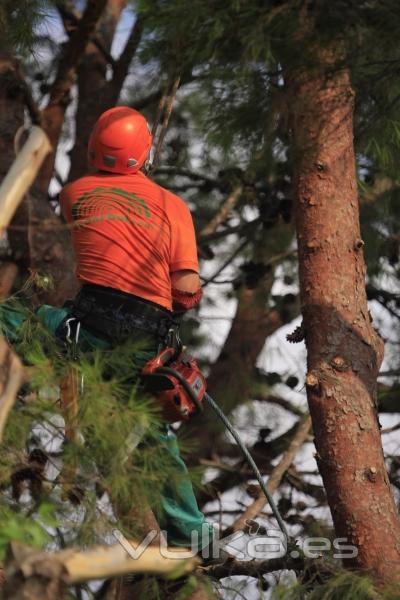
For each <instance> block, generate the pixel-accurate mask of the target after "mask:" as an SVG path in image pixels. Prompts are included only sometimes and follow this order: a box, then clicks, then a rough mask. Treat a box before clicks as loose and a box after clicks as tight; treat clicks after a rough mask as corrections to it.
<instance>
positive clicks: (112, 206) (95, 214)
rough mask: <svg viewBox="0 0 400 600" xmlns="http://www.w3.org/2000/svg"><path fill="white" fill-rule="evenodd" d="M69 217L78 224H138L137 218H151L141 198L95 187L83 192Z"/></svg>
mask: <svg viewBox="0 0 400 600" xmlns="http://www.w3.org/2000/svg"><path fill="white" fill-rule="evenodd" d="M71 215H72V219H73V220H74V221H79V222H80V224H83V223H91V222H94V221H103V220H105V221H106V220H110V221H125V222H130V223H134V224H139V222H138V221H137V217H141V218H142V219H146V220H147V219H150V218H151V213H150V210H149V207H148V206H147V204H146V202H145V201H144V200H143V198H139V196H136V194H131V193H130V192H127V191H125V190H121V189H119V188H109V187H97V188H95V189H94V190H91V191H90V192H85V193H84V194H83V195H82V196H80V197H79V198H78V200H77V201H76V202H75V204H74V205H73V207H72V210H71ZM82 221H83V223H82Z"/></svg>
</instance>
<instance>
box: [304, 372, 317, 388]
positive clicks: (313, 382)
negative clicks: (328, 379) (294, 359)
mask: <svg viewBox="0 0 400 600" xmlns="http://www.w3.org/2000/svg"><path fill="white" fill-rule="evenodd" d="M306 386H307V387H308V388H310V389H313V390H315V391H316V390H317V389H319V379H318V377H317V376H316V375H315V374H314V373H313V372H311V371H310V373H307V376H306Z"/></svg>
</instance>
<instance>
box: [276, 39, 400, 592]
mask: <svg viewBox="0 0 400 600" xmlns="http://www.w3.org/2000/svg"><path fill="white" fill-rule="evenodd" d="M310 54H311V53H310ZM313 57H314V59H315V60H316V62H317V61H318V65H317V66H316V67H315V68H311V67H310V68H308V69H305V70H303V71H302V72H301V71H297V72H295V73H294V72H289V71H288V72H287V73H286V75H287V78H286V83H287V86H288V90H289V92H290V97H289V99H290V103H291V109H292V111H293V114H292V118H293V121H292V126H293V128H292V133H293V141H294V150H295V182H294V186H295V197H296V222H297V238H298V251H299V270H300V290H301V303H302V312H303V317H304V327H305V336H306V346H307V351H308V359H307V366H308V373H307V377H306V388H307V397H308V403H309V406H310V412H311V416H312V423H313V429H314V433H315V445H316V449H317V462H318V466H319V469H320V472H321V475H322V478H323V481H324V485H325V488H326V492H327V497H328V502H329V506H330V509H331V512H332V517H333V522H334V526H335V531H336V535H337V537H345V538H347V540H348V543H350V544H353V545H354V546H356V548H357V550H358V554H357V556H356V557H354V558H352V559H347V560H344V563H345V566H346V567H351V568H357V569H362V570H364V569H365V570H369V571H370V572H372V574H373V575H374V577H375V578H376V579H377V580H378V581H379V580H380V581H382V580H384V581H388V582H390V581H394V580H397V581H398V580H399V579H400V524H399V519H398V515H397V510H396V506H395V503H394V499H393V495H392V492H391V488H390V485H389V481H388V476H387V473H386V469H385V464H384V457H383V451H382V445H381V439H380V434H379V427H378V421H377V408H376V391H377V383H376V379H377V375H378V372H379V368H380V364H381V361H382V356H383V343H382V340H381V339H380V337H379V336H378V334H377V333H376V332H375V330H374V328H373V327H372V325H371V317H370V315H369V312H368V306H367V298H366V292H365V263H364V257H363V250H362V248H363V241H362V240H361V237H360V226H359V208H358V194H357V179H356V169H355V157H354V148H353V98H354V93H353V90H352V87H351V83H350V77H349V73H348V71H347V70H346V69H344V68H341V67H338V66H337V64H338V57H337V55H336V56H335V55H334V53H333V52H332V53H331V52H329V50H323V51H322V50H320V51H319V52H316V51H315V48H314V49H313Z"/></svg>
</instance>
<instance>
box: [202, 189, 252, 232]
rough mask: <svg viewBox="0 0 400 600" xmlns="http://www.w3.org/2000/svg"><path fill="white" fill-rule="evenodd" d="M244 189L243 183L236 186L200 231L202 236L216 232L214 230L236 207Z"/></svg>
mask: <svg viewBox="0 0 400 600" xmlns="http://www.w3.org/2000/svg"><path fill="white" fill-rule="evenodd" d="M242 191H243V186H242V185H237V186H236V187H235V189H234V190H233V191H232V192H231V194H229V196H228V198H227V199H226V200H225V202H224V203H223V204H222V206H221V208H220V209H219V211H218V212H217V214H216V215H214V217H213V218H212V219H211V221H210V222H209V223H208V224H207V225H206V226H205V227H203V229H202V230H201V231H200V234H199V235H200V236H203V237H204V236H206V235H210V234H211V233H214V231H216V230H217V228H218V226H219V225H221V223H223V222H224V221H225V220H226V219H227V218H228V216H229V213H230V212H231V210H233V209H234V208H235V206H236V204H237V203H238V200H239V198H240V195H241V193H242Z"/></svg>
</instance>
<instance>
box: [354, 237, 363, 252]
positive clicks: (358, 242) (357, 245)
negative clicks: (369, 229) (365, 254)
mask: <svg viewBox="0 0 400 600" xmlns="http://www.w3.org/2000/svg"><path fill="white" fill-rule="evenodd" d="M363 246H365V244H364V240H362V239H361V238H358V239H357V240H356V241H355V242H354V250H361V248H362V247H363Z"/></svg>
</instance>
